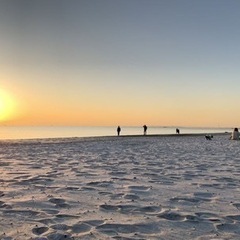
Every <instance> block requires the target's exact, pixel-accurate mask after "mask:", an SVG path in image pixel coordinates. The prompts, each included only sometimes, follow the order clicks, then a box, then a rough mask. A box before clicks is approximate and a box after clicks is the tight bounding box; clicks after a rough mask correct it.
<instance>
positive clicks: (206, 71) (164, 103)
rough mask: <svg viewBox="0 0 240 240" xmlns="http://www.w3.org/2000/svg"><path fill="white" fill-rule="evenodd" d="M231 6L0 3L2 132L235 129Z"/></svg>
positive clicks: (235, 29)
mask: <svg viewBox="0 0 240 240" xmlns="http://www.w3.org/2000/svg"><path fill="white" fill-rule="evenodd" d="M239 11H240V1H239V0H114V1H113V0H41V1H39V0H1V1H0V125H4V126H5V125H9V126H11V125H31V126H32V125H51V126H52V125H56V126H59V125H64V126H115V125H125V126H127V125H128V126H138V125H141V126H142V125H143V124H147V125H152V126H191V127H240V111H239V110H238V107H237V106H238V104H239V103H240V93H239V90H240V74H239V73H240V68H239V66H240V28H239V26H240V14H239Z"/></svg>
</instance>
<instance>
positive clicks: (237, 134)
mask: <svg viewBox="0 0 240 240" xmlns="http://www.w3.org/2000/svg"><path fill="white" fill-rule="evenodd" d="M230 139H232V140H239V131H238V128H234V130H233V132H232V135H231V138H230Z"/></svg>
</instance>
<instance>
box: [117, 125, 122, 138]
mask: <svg viewBox="0 0 240 240" xmlns="http://www.w3.org/2000/svg"><path fill="white" fill-rule="evenodd" d="M120 132H121V128H120V126H118V127H117V135H118V136H119V135H120Z"/></svg>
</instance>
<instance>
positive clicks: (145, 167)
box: [0, 135, 240, 240]
mask: <svg viewBox="0 0 240 240" xmlns="http://www.w3.org/2000/svg"><path fill="white" fill-rule="evenodd" d="M0 173H1V178H0V239H2V240H10V239H16V240H20V239H24V240H25V239H38V240H40V239H41V240H43V239H45V240H46V239H50V240H59V239H164V240H165V239H172V240H173V239H174V240H175V239H184V240H187V239H199V240H200V239H201V240H203V239H215V240H216V239H218V240H219V239H240V142H238V141H230V140H228V136H226V135H225V136H214V138H213V140H212V141H207V140H205V138H204V137H203V136H189V137H138V138H135V137H129V138H128V137H119V138H117V137H113V138H89V139H62V140H61V139H58V140H57V139H56V140H31V141H30V140H29V141H15V142H13V141H4V142H0Z"/></svg>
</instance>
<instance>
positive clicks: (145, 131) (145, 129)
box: [143, 125, 147, 135]
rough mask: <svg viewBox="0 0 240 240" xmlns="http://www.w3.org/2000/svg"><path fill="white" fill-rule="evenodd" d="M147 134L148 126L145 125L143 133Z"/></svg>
mask: <svg viewBox="0 0 240 240" xmlns="http://www.w3.org/2000/svg"><path fill="white" fill-rule="evenodd" d="M146 134H147V126H146V125H144V126H143V135H146Z"/></svg>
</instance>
